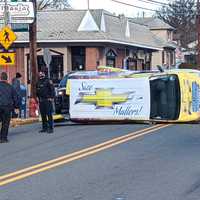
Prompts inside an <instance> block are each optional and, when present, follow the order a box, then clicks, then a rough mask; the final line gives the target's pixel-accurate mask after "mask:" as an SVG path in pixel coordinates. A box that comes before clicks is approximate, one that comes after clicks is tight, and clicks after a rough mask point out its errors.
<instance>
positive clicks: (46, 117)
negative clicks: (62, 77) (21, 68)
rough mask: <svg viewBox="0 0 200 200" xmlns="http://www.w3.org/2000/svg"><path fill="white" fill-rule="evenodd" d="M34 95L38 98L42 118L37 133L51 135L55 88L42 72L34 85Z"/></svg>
mask: <svg viewBox="0 0 200 200" xmlns="http://www.w3.org/2000/svg"><path fill="white" fill-rule="evenodd" d="M36 95H37V97H38V101H39V108H40V114H41V118H42V129H41V130H40V131H39V132H40V133H42V132H47V133H53V128H54V127H53V101H54V97H55V88H54V86H53V83H52V82H51V81H50V80H49V78H47V77H46V76H45V72H43V71H40V72H39V80H38V82H37V84H36Z"/></svg>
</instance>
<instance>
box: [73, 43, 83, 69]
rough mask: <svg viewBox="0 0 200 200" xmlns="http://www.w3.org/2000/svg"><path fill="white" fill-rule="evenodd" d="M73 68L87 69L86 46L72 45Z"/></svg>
mask: <svg viewBox="0 0 200 200" xmlns="http://www.w3.org/2000/svg"><path fill="white" fill-rule="evenodd" d="M71 53H72V70H73V71H78V70H85V47H71Z"/></svg>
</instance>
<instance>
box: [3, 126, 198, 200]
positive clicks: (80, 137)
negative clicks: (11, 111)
mask: <svg viewBox="0 0 200 200" xmlns="http://www.w3.org/2000/svg"><path fill="white" fill-rule="evenodd" d="M149 127H153V128H154V127H155V126H149V125H142V124H140V125H135V124H119V125H77V126H75V125H74V126H60V127H56V129H55V133H54V134H52V135H47V134H40V133H38V130H39V128H40V126H39V124H35V125H29V126H23V127H18V128H14V129H11V130H10V135H9V139H10V143H8V144H0V161H1V162H0V184H1V183H2V182H3V180H4V179H2V176H3V175H7V174H9V173H12V172H15V171H17V173H18V171H19V170H21V169H25V168H27V167H30V166H35V165H36V164H38V163H44V162H45V161H49V160H52V159H55V158H58V157H60V156H64V155H69V154H71V153H73V152H77V151H79V152H80V151H81V150H83V149H86V148H88V147H91V146H95V149H92V153H91V154H90V155H82V154H81V153H79V154H78V156H80V158H79V157H78V156H77V155H76V156H72V158H73V159H74V160H69V161H66V162H65V163H61V164H59V163H58V166H55V167H51V168H49V169H48V167H47V169H46V168H44V167H43V168H44V170H43V171H42V172H39V173H35V174H34V173H33V172H34V171H35V169H32V168H31V172H29V173H27V174H28V175H26V177H23V173H22V174H19V178H18V179H17V180H14V178H13V177H12V176H11V178H9V180H10V182H9V183H6V184H3V185H2V186H0V191H1V192H0V200H104V199H105V200H146V199H148V200H199V199H200V156H199V154H200V132H199V128H200V125H198V124H186V125H184V124H180V125H170V126H167V127H162V128H160V129H155V130H153V129H152V130H151V129H148V130H150V131H147V130H146V128H149ZM143 129H145V130H146V131H143V132H138V131H139V130H143ZM130 133H133V134H138V133H145V134H144V135H141V136H140V137H136V138H134V137H133V136H131V137H129V139H128V140H127V141H120V142H119V140H117V142H118V143H117V142H116V144H115V145H113V146H112V145H110V146H108V147H107V146H106V148H105V149H102V150H101V149H98V148H99V146H97V145H98V144H101V143H103V142H106V141H108V140H111V144H113V143H114V140H113V139H114V138H117V137H121V136H125V135H127V134H130ZM109 144H110V143H109ZM96 150H98V151H97V152H95V151H96ZM81 152H82V151H81ZM87 152H88V151H87ZM72 155H73V154H72ZM70 159H71V157H70ZM45 166H46V165H45Z"/></svg>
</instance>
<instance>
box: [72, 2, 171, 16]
mask: <svg viewBox="0 0 200 200" xmlns="http://www.w3.org/2000/svg"><path fill="white" fill-rule="evenodd" d="M118 1H121V2H124V3H128V4H132V5H136V6H140V7H145V8H149V9H153V10H155V9H158V8H160V7H161V5H160V4H157V5H156V4H153V3H146V2H149V0H118ZM144 1H146V2H144ZM156 1H159V2H164V3H167V2H168V1H167V0H156ZM89 2H90V3H89V5H90V8H91V9H105V10H107V11H110V12H111V13H116V14H117V15H118V14H125V15H126V16H127V17H142V16H143V11H144V12H145V13H144V15H145V16H146V17H148V16H152V15H153V14H154V12H151V11H148V10H143V9H137V8H134V7H131V6H127V5H122V4H119V3H116V2H114V1H111V0H89ZM69 3H70V5H71V6H72V8H75V9H87V7H88V6H87V5H88V0H69Z"/></svg>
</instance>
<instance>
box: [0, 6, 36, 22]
mask: <svg viewBox="0 0 200 200" xmlns="http://www.w3.org/2000/svg"><path fill="white" fill-rule="evenodd" d="M7 12H8V13H9V16H10V21H11V23H24V24H30V23H33V21H34V7H33V3H32V2H7ZM4 15H5V3H3V2H0V23H4Z"/></svg>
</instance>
